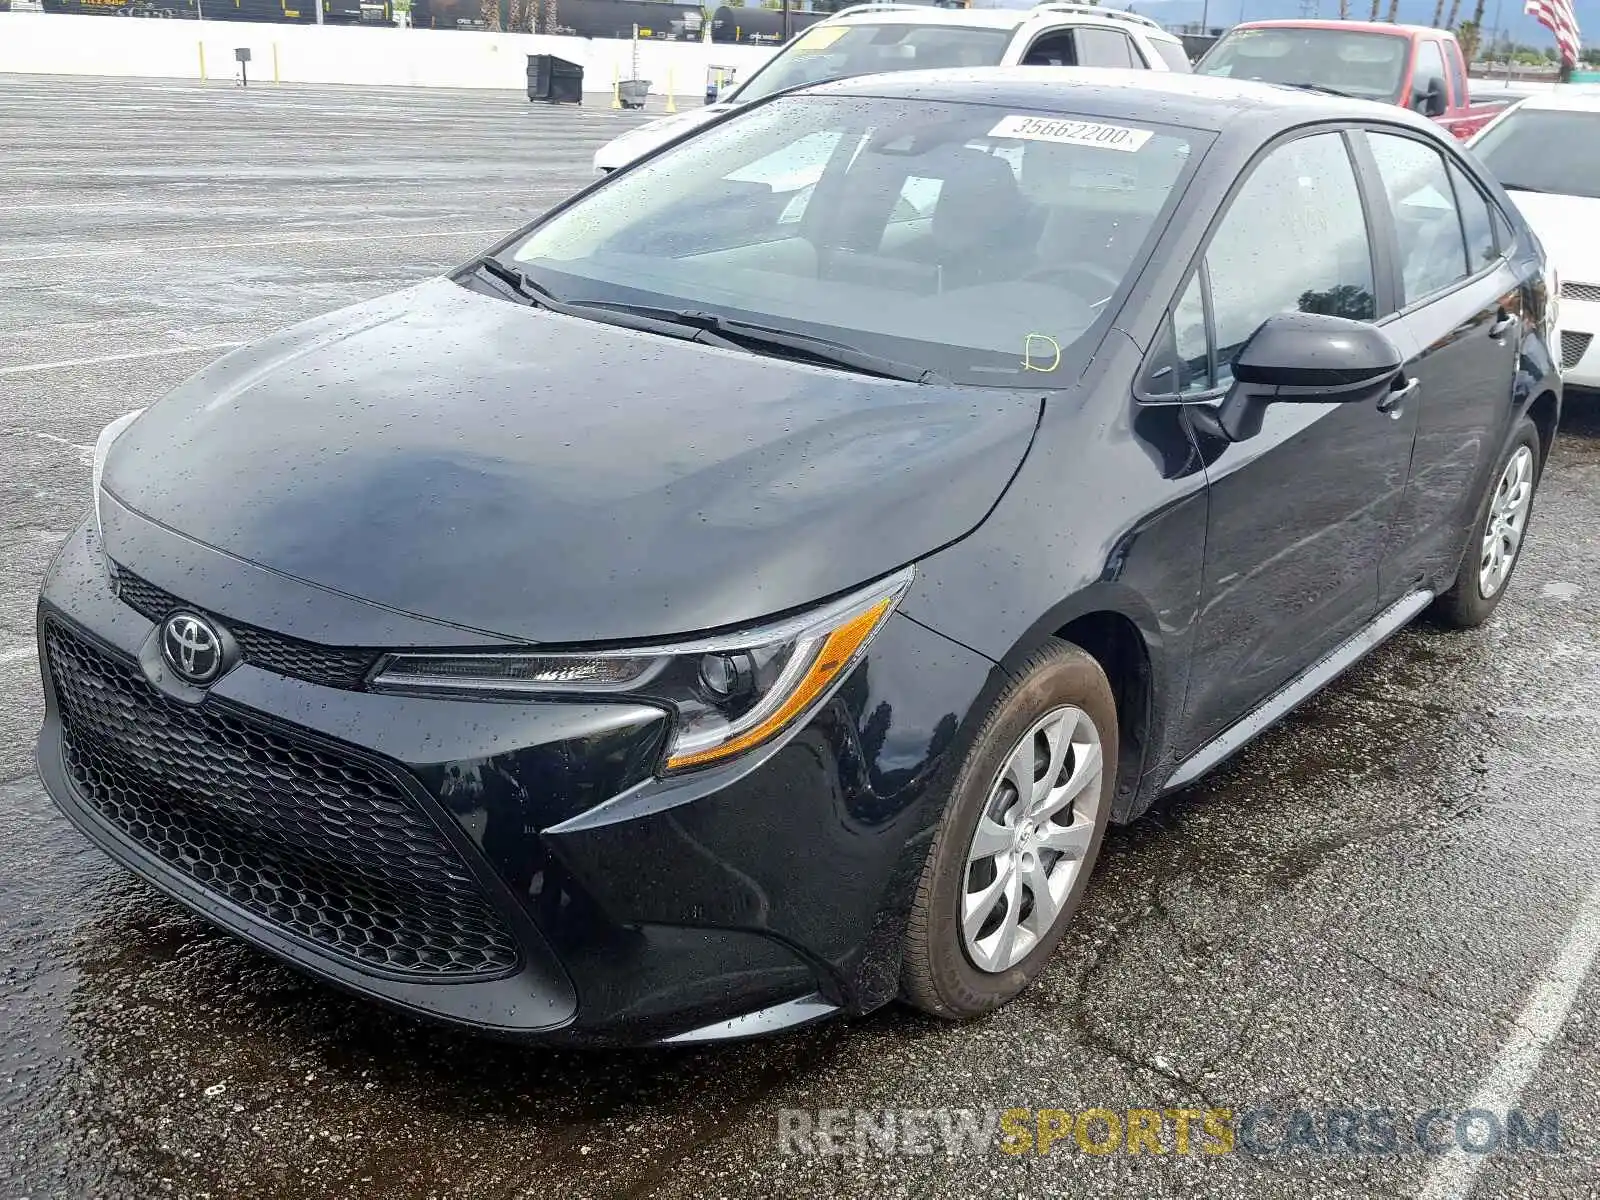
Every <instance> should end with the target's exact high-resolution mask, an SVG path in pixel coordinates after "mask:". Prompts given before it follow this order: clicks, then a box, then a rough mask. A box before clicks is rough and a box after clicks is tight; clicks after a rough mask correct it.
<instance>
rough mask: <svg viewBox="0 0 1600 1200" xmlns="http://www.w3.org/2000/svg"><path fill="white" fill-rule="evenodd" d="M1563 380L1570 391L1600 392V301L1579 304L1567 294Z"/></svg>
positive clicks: (1563, 312) (1563, 313)
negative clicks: (1597, 390)
mask: <svg viewBox="0 0 1600 1200" xmlns="http://www.w3.org/2000/svg"><path fill="white" fill-rule="evenodd" d="M1585 286H1588V288H1589V290H1591V291H1600V288H1595V287H1593V285H1585ZM1561 379H1562V382H1563V383H1565V384H1567V385H1568V386H1570V387H1581V388H1600V301H1594V300H1576V299H1573V297H1572V295H1571V292H1570V291H1566V290H1564V293H1563V296H1562V299H1561Z"/></svg>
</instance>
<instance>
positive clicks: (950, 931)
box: [900, 639, 1118, 1020]
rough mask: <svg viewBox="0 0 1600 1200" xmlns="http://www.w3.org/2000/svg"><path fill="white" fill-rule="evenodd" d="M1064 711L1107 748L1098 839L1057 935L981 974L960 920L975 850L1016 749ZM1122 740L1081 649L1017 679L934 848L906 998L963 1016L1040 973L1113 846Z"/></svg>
mask: <svg viewBox="0 0 1600 1200" xmlns="http://www.w3.org/2000/svg"><path fill="white" fill-rule="evenodd" d="M1065 706H1071V707H1075V708H1077V709H1080V710H1081V711H1082V712H1083V713H1084V714H1086V715H1087V716H1088V718H1089V719H1090V721H1092V722H1093V724H1094V726H1095V729H1096V732H1097V733H1098V734H1099V738H1100V745H1101V747H1102V762H1103V766H1102V778H1101V784H1100V788H1099V794H1098V801H1097V804H1096V809H1095V812H1094V814H1093V832H1092V835H1091V840H1090V841H1089V843H1088V846H1087V848H1086V850H1085V851H1084V853H1083V856H1082V866H1081V867H1080V868H1079V869H1078V872H1077V876H1076V879H1075V880H1074V881H1073V882H1072V885H1071V888H1070V890H1069V891H1068V892H1067V894H1066V897H1065V899H1064V902H1063V903H1062V905H1061V908H1060V910H1059V912H1058V914H1057V916H1056V918H1055V920H1054V922H1053V924H1052V925H1051V926H1050V928H1049V932H1048V933H1047V934H1046V935H1044V936H1041V937H1039V938H1038V940H1037V943H1036V944H1035V945H1034V947H1033V949H1032V950H1031V951H1030V952H1029V953H1028V954H1027V955H1026V957H1024V958H1023V959H1022V960H1021V961H1020V962H1017V963H1016V964H1015V965H1013V966H1011V967H1010V968H1009V969H1007V970H1004V971H999V972H991V971H986V970H980V969H979V968H978V967H976V966H975V965H974V964H973V961H972V959H971V958H970V957H969V955H968V952H967V949H966V946H965V943H964V939H963V934H962V929H961V921H960V913H961V905H962V897H963V894H964V890H965V886H966V882H967V878H968V871H969V868H968V865H967V853H968V850H969V848H970V846H971V843H972V839H973V836H974V834H975V832H976V829H977V824H978V819H979V817H980V816H981V815H982V814H983V813H984V811H985V808H986V806H988V805H989V804H990V800H991V791H992V790H993V789H994V787H995V786H996V783H997V781H998V780H999V779H1000V777H1001V773H1002V771H1003V769H1004V767H1005V765H1006V762H1007V760H1008V758H1009V756H1010V755H1011V752H1012V750H1013V749H1015V748H1017V747H1018V746H1019V745H1020V744H1021V743H1022V741H1023V739H1024V738H1025V736H1026V735H1027V734H1028V732H1029V729H1030V728H1031V727H1032V726H1033V725H1035V724H1036V723H1037V722H1038V721H1039V720H1040V719H1041V718H1044V717H1046V716H1047V715H1049V714H1051V713H1052V712H1053V711H1054V710H1056V709H1058V708H1062V707H1065ZM1117 737H1118V732H1117V706H1116V699H1115V697H1114V696H1113V694H1112V691H1111V684H1110V682H1109V681H1108V680H1107V679H1106V675H1105V672H1104V671H1103V670H1101V668H1100V664H1099V663H1098V662H1096V661H1095V660H1094V659H1093V658H1092V657H1091V656H1090V655H1088V654H1086V653H1085V652H1084V651H1083V650H1081V649H1079V648H1078V647H1077V646H1073V645H1071V644H1069V643H1067V642H1063V641H1059V640H1056V639H1052V640H1051V641H1050V642H1048V643H1046V644H1045V645H1044V646H1043V647H1041V648H1040V649H1038V650H1036V651H1035V652H1034V653H1033V654H1032V655H1031V656H1030V657H1029V658H1028V660H1027V662H1026V663H1025V664H1024V669H1023V671H1022V672H1021V675H1020V677H1019V678H1018V680H1017V681H1016V682H1014V683H1012V684H1010V685H1009V686H1007V688H1006V689H1005V690H1004V691H1003V692H1002V693H1001V694H1000V695H999V697H998V698H997V699H996V700H995V702H994V704H993V706H992V707H991V708H990V710H989V712H988V713H987V714H986V715H985V717H984V719H983V722H982V724H981V726H980V727H979V731H978V734H977V736H976V738H975V739H974V740H973V743H972V747H971V749H970V750H969V751H968V752H967V756H966V758H965V760H964V761H963V762H962V765H961V769H960V771H959V773H958V775H957V777H956V782H955V786H954V788H953V789H952V791H951V797H950V801H949V803H948V804H947V806H946V808H945V814H944V819H943V820H942V821H941V822H940V825H939V828H938V831H937V832H936V833H935V835H934V839H933V845H932V846H931V847H930V848H929V850H928V858H927V862H926V863H925V864H924V866H923V870H922V878H921V880H920V882H919V883H918V886H917V893H916V898H915V900H914V901H913V903H912V906H911V915H910V920H909V921H908V923H907V926H906V936H905V947H904V956H903V958H902V962H901V975H900V986H901V996H902V998H903V999H904V1000H905V1001H906V1002H908V1003H909V1004H911V1005H913V1006H914V1007H916V1008H919V1009H921V1010H922V1011H923V1012H926V1013H931V1014H932V1015H934V1016H938V1017H944V1018H946V1019H949V1020H964V1019H967V1018H971V1017H978V1016H983V1015H984V1014H986V1013H990V1012H993V1011H994V1010H995V1009H997V1008H999V1007H1000V1006H1001V1005H1002V1004H1005V1003H1006V1002H1007V1001H1008V1000H1010V999H1011V998H1012V997H1014V996H1015V995H1017V993H1018V992H1020V991H1022V989H1023V988H1025V987H1027V986H1028V984H1030V983H1032V982H1033V981H1034V979H1036V978H1037V977H1038V975H1039V973H1040V972H1041V971H1042V970H1043V969H1044V966H1045V963H1046V962H1047V961H1048V960H1049V958H1050V955H1051V953H1052V952H1053V951H1054V950H1055V948H1056V946H1057V944H1058V943H1059V942H1060V941H1061V936H1062V934H1063V932H1064V931H1065V929H1066V926H1067V923H1068V922H1069V921H1070V920H1071V918H1072V914H1073V912H1074V911H1075V910H1076V909H1077V907H1078V903H1079V901H1080V900H1081V898H1082V896H1083V892H1084V889H1085V887H1086V886H1087V885H1088V882H1089V877H1090V875H1091V874H1092V873H1093V871H1094V864H1095V859H1096V858H1098V857H1099V854H1100V847H1101V846H1102V845H1103V844H1104V842H1105V831H1106V825H1107V823H1108V821H1109V819H1110V814H1111V798H1112V796H1113V795H1114V793H1115V789H1116V774H1117V748H1118V740H1117ZM1036 769H1037V768H1036ZM1063 774H1065V771H1064V773H1063ZM1040 778H1041V779H1042V778H1043V776H1042V774H1041V775H1040ZM1040 828H1043V826H1040ZM1030 895H1031V893H1030ZM1030 903H1031V901H1030Z"/></svg>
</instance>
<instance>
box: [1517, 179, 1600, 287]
mask: <svg viewBox="0 0 1600 1200" xmlns="http://www.w3.org/2000/svg"><path fill="white" fill-rule="evenodd" d="M1507 194H1508V195H1509V196H1510V197H1511V202H1512V203H1513V204H1515V205H1516V206H1517V209H1518V211H1520V212H1521V213H1522V215H1523V216H1524V217H1526V218H1527V221H1528V224H1529V225H1531V226H1533V231H1534V233H1536V234H1538V235H1539V241H1540V242H1542V243H1543V244H1544V251H1545V253H1546V254H1548V255H1549V256H1550V261H1551V262H1552V263H1554V264H1555V268H1556V270H1557V271H1559V272H1560V274H1561V278H1562V280H1564V281H1565V282H1567V283H1579V282H1581V283H1593V284H1600V238H1596V237H1595V234H1594V230H1595V227H1596V226H1597V225H1600V200H1592V199H1590V198H1589V197H1587V196H1557V195H1553V194H1549V193H1545V192H1519V191H1510V190H1508V192H1507Z"/></svg>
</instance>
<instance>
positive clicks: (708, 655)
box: [371, 567, 912, 771]
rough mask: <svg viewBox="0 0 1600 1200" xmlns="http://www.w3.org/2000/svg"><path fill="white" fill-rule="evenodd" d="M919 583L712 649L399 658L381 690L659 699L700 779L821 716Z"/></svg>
mask: <svg viewBox="0 0 1600 1200" xmlns="http://www.w3.org/2000/svg"><path fill="white" fill-rule="evenodd" d="M911 579H912V570H911V568H910V567H906V568H904V569H903V570H901V571H897V572H896V573H895V574H893V575H891V576H889V577H888V578H886V579H882V580H879V581H878V582H877V583H875V584H872V585H870V586H868V587H866V588H863V589H861V590H860V591H857V592H854V593H852V594H851V595H849V596H846V597H844V598H843V599H841V600H836V601H834V602H832V603H830V604H826V605H823V606H822V607H820V608H817V609H813V610H811V611H810V612H807V613H804V614H802V615H800V616H797V617H791V618H787V619H785V620H780V621H776V622H773V623H771V624H769V625H765V626H761V627H758V628H755V629H750V630H745V631H741V632H739V633H732V634H725V635H721V636H717V637H711V638H706V639H705V640H703V641H691V642H682V643H676V644H671V645H662V646H645V647H638V648H630V649H619V650H596V651H592V652H587V653H585V652H572V653H569V652H565V651H561V652H552V653H548V654H540V653H522V652H515V653H499V652H495V651H490V652H487V653H478V654H409V653H408V654H391V655H389V656H388V657H387V658H386V659H385V660H384V661H383V663H382V664H381V665H380V667H379V669H378V672H377V674H376V675H375V676H374V677H373V680H372V683H371V687H372V688H373V689H374V690H376V691H385V692H410V693H420V694H427V695H441V694H446V695H462V696H486V697H517V698H524V699H525V698H530V697H534V696H541V695H543V696H570V695H572V694H574V693H577V694H588V695H603V696H630V697H636V698H638V699H641V700H650V701H654V702H657V703H660V704H662V705H663V706H665V707H667V708H669V709H670V710H671V711H672V714H673V729H672V740H671V744H670V745H669V747H668V751H667V770H668V771H683V770H690V769H693V768H695V767H703V766H709V765H711V764H713V763H717V762H722V761H724V760H726V759H729V758H733V757H735V756H736V755H740V754H743V753H745V752H746V751H749V750H753V749H755V748H756V747H758V746H761V745H763V744H765V743H767V742H770V741H771V740H772V739H773V738H775V737H777V736H778V735H779V734H781V733H783V731H784V730H786V729H789V728H791V727H792V726H794V724H795V723H796V722H797V721H800V720H801V719H803V718H804V717H805V716H806V715H808V714H809V713H811V712H814V711H815V710H816V708H817V706H818V705H820V704H821V703H822V702H823V701H825V700H826V699H827V698H828V696H830V695H831V694H832V693H833V690H834V688H835V687H836V686H837V685H838V684H839V683H841V682H842V681H843V680H844V678H845V676H846V675H847V674H848V673H849V670H850V668H851V667H852V666H854V665H855V664H856V663H857V662H858V661H859V660H860V658H861V655H862V654H863V653H864V652H865V651H866V648H867V645H868V643H869V642H871V640H872V638H873V635H875V634H876V633H877V632H878V630H879V629H881V628H882V627H883V623H884V622H885V621H886V620H888V618H889V614H890V613H892V612H893V611H894V608H895V605H896V604H898V603H899V601H900V598H901V597H902V596H903V595H905V591H906V588H907V587H909V586H910V584H911Z"/></svg>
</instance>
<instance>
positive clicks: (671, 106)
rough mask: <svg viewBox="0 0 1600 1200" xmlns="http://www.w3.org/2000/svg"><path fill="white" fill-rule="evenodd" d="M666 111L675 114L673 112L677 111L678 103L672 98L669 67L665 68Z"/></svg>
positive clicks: (670, 70) (670, 69)
mask: <svg viewBox="0 0 1600 1200" xmlns="http://www.w3.org/2000/svg"><path fill="white" fill-rule="evenodd" d="M667 111H668V112H669V113H675V112H677V111H678V101H677V100H676V99H675V98H674V96H673V92H672V68H671V67H668V68H667Z"/></svg>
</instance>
